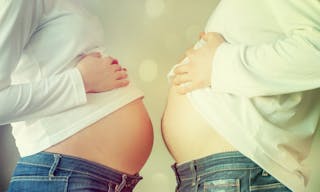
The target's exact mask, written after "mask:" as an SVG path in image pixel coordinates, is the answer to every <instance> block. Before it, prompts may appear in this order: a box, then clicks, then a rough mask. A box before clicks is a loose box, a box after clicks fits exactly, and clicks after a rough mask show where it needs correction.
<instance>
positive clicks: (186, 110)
mask: <svg viewBox="0 0 320 192" xmlns="http://www.w3.org/2000/svg"><path fill="white" fill-rule="evenodd" d="M162 135H163V139H164V141H165V143H166V145H167V148H168V150H169V151H170V153H171V155H172V156H173V158H174V159H175V160H176V162H178V163H181V162H186V161H190V160H194V159H198V158H201V157H205V156H208V155H211V154H214V153H220V152H225V151H234V150H235V149H234V148H233V147H232V146H231V145H230V144H229V143H228V142H227V141H226V140H225V139H224V138H223V137H222V136H220V135H219V134H218V133H217V132H215V131H214V129H213V127H212V126H210V125H209V124H208V122H207V121H206V120H205V119H204V118H203V117H202V116H201V114H199V113H198V112H197V111H196V110H195V109H194V107H193V106H192V105H191V103H190V101H189V99H188V98H187V96H186V95H179V94H177V93H176V91H175V88H174V87H172V88H171V89H170V91H169V96H168V103H167V107H166V110H165V113H164V116H163V119H162Z"/></svg>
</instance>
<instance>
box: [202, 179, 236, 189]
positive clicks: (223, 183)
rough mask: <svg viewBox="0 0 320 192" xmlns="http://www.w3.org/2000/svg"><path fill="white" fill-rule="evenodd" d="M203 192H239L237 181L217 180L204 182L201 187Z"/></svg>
mask: <svg viewBox="0 0 320 192" xmlns="http://www.w3.org/2000/svg"><path fill="white" fill-rule="evenodd" d="M203 191H204V192H239V191H240V180H239V179H219V180H212V181H206V182H205V183H204V186H203Z"/></svg>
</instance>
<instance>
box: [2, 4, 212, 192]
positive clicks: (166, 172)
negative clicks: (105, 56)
mask: <svg viewBox="0 0 320 192" xmlns="http://www.w3.org/2000/svg"><path fill="white" fill-rule="evenodd" d="M73 1H74V2H75V3H81V4H82V5H83V6H86V7H87V8H88V9H89V11H91V12H92V13H93V14H95V15H97V16H98V17H99V18H100V20H101V22H102V23H103V26H104V28H105V36H106V45H107V47H108V51H109V53H110V55H112V56H114V57H115V58H118V60H119V61H120V63H121V64H122V65H125V66H126V67H127V68H128V70H129V75H130V77H131V79H133V80H134V81H135V83H136V84H137V85H138V86H139V87H140V88H141V89H142V90H143V91H144V92H145V99H144V101H145V104H146V106H147V109H148V111H149V113H150V116H151V119H152V121H153V125H154V133H155V143H154V148H153V151H152V154H151V156H150V159H149V161H148V162H147V164H146V165H145V167H144V168H143V170H142V172H141V174H142V176H143V177H144V180H142V182H141V183H140V184H139V185H138V186H137V188H136V190H135V191H136V192H173V191H174V188H175V177H174V175H173V173H172V171H171V168H170V165H171V164H172V163H173V159H172V158H171V157H170V155H169V153H168V151H167V150H166V148H165V145H164V143H163V141H162V138H161V132H160V119H161V116H162V113H163V110H164V107H165V103H166V95H167V90H168V87H169V86H168V83H167V80H166V74H167V72H168V71H169V69H170V68H171V67H172V66H173V65H174V64H175V63H177V62H178V61H179V60H180V59H181V58H182V57H183V54H184V51H185V50H186V49H187V48H189V47H191V46H192V45H193V44H194V42H195V41H196V40H197V39H198V34H199V33H200V32H201V31H202V30H203V28H204V26H205V23H206V21H207V19H208V17H209V16H210V14H211V12H212V10H213V9H214V7H215V6H216V4H217V2H218V0H201V1H195V0H174V1H172V0H140V1H127V0H117V1H114V0H73ZM92 30H94V29H92ZM88 35H90V34H88ZM17 159H18V153H17V150H16V147H15V145H14V141H13V138H12V136H11V129H10V127H9V126H0V191H4V190H5V189H6V188H7V185H8V181H9V177H10V174H11V172H12V170H13V168H14V165H15V163H16V161H17Z"/></svg>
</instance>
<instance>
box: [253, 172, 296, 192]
mask: <svg viewBox="0 0 320 192" xmlns="http://www.w3.org/2000/svg"><path fill="white" fill-rule="evenodd" d="M250 176H251V177H250V184H251V185H250V191H259V192H290V190H289V189H288V188H287V187H286V186H285V185H283V184H282V183H280V182H279V181H278V180H277V179H276V178H274V177H273V176H272V175H270V174H269V173H268V172H266V171H265V170H263V169H261V168H257V169H253V170H251V172H250Z"/></svg>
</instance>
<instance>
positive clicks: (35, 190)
mask: <svg viewBox="0 0 320 192" xmlns="http://www.w3.org/2000/svg"><path fill="white" fill-rule="evenodd" d="M67 186H68V177H66V176H54V177H48V176H16V177H12V178H11V181H10V186H9V190H8V192H21V191H28V192H44V191H45V192H58V191H59V192H60V191H61V192H64V191H67Z"/></svg>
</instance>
